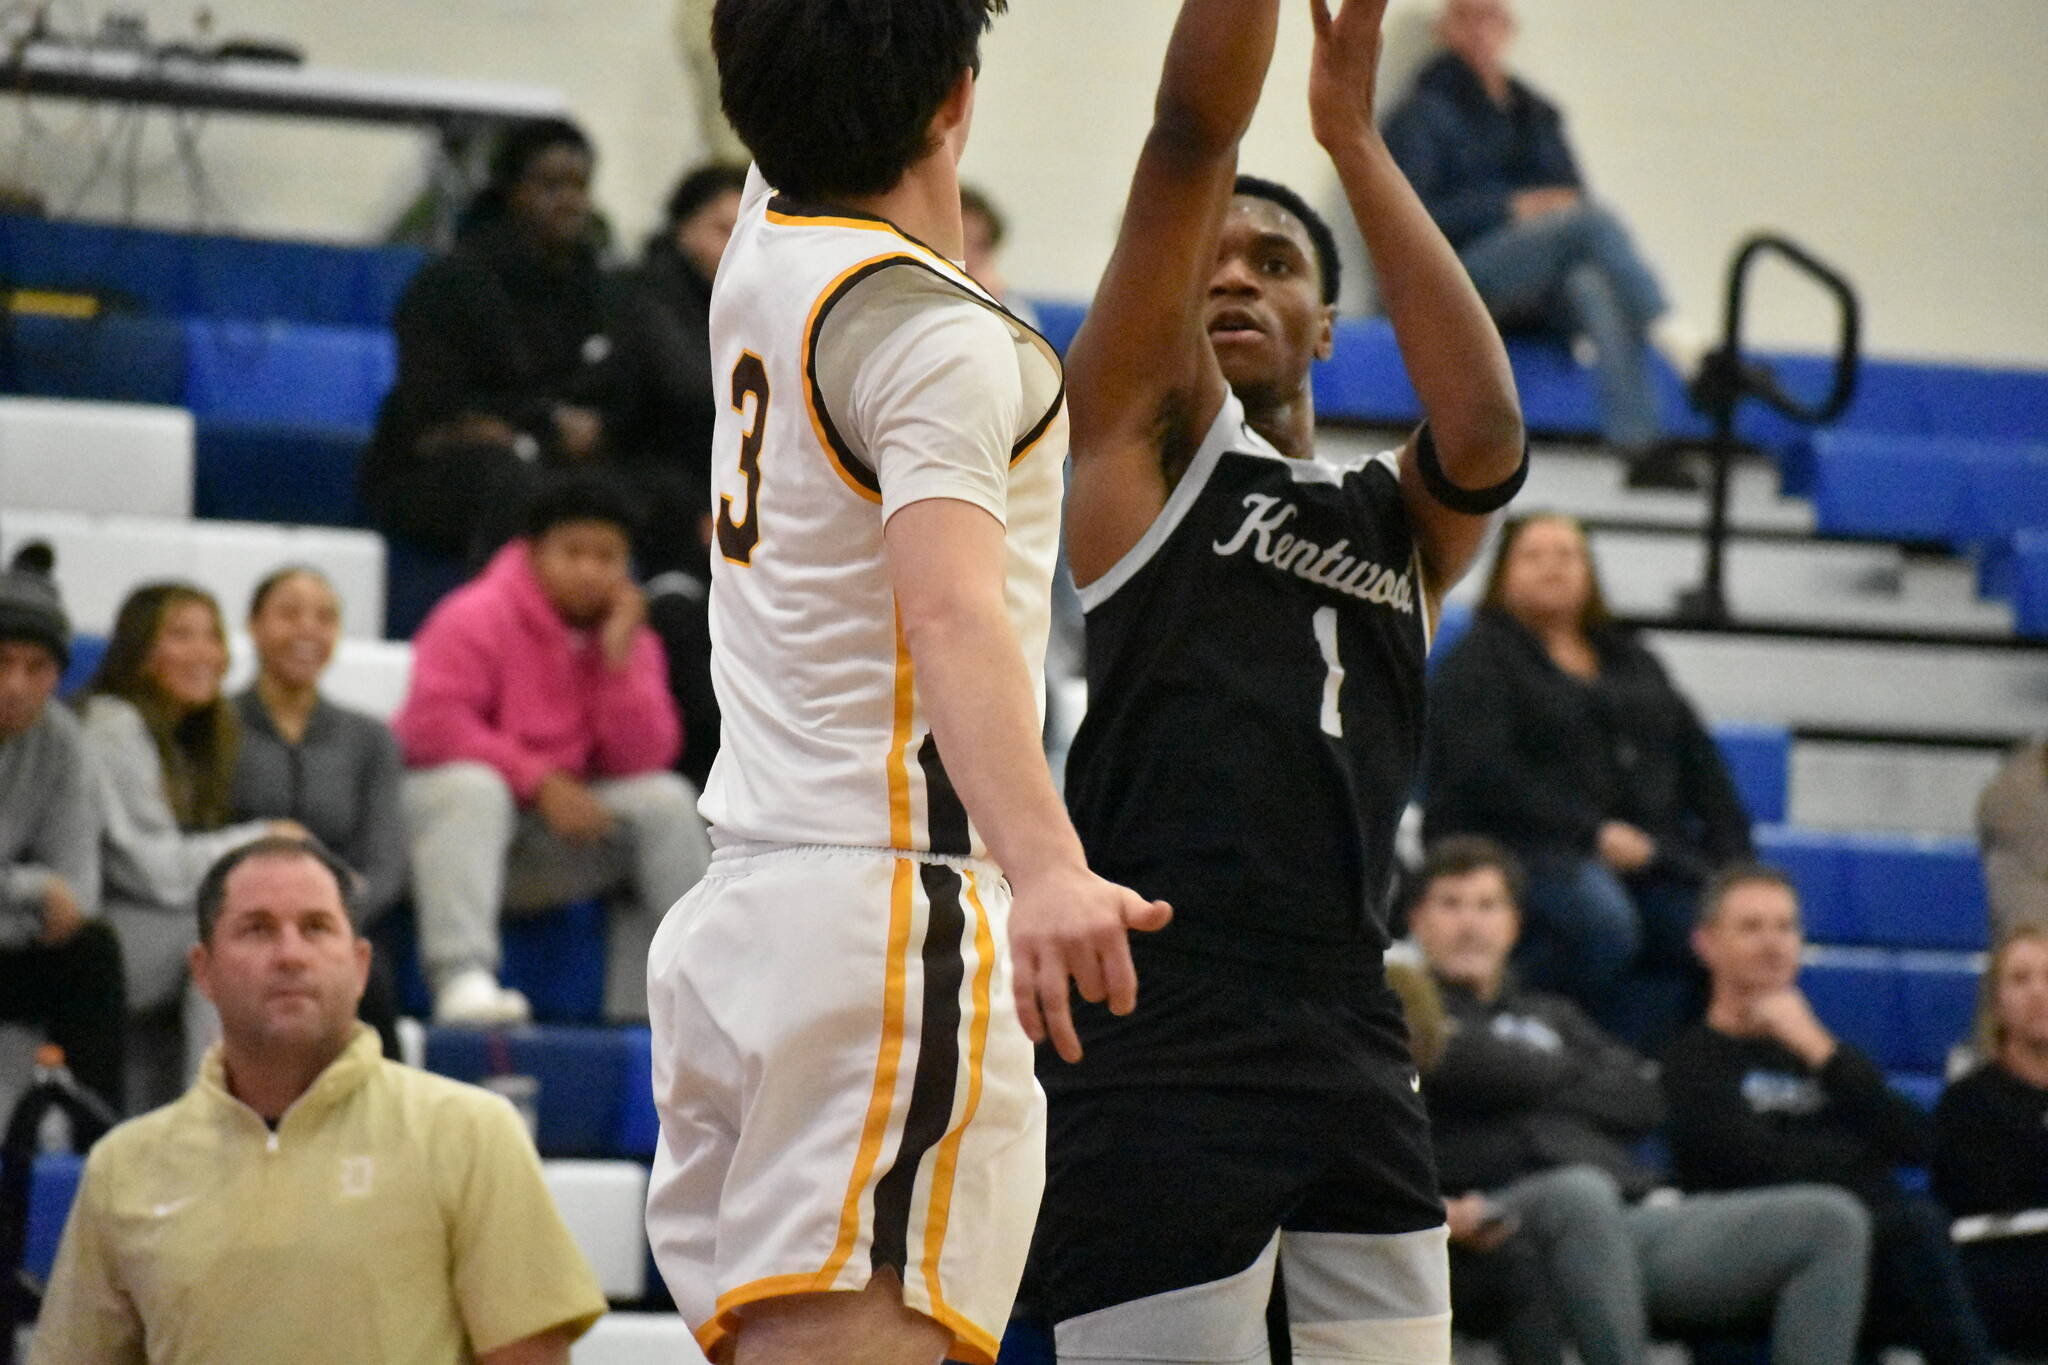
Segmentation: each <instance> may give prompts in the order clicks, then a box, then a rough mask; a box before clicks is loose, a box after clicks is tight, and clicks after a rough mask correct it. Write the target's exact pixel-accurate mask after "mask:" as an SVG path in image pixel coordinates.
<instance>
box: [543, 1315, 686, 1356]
mask: <svg viewBox="0 0 2048 1365" xmlns="http://www.w3.org/2000/svg"><path fill="white" fill-rule="evenodd" d="M703 1359H704V1353H703V1352H702V1351H700V1350H698V1349H697V1340H696V1338H695V1337H693V1336H691V1335H690V1329H689V1328H688V1327H686V1326H684V1325H683V1320H682V1319H681V1318H679V1317H677V1316H676V1315H675V1314H674V1313H607V1314H606V1315H605V1316H604V1317H602V1318H600V1319H598V1321H597V1325H596V1326H595V1327H592V1328H591V1329H590V1330H589V1331H588V1332H586V1333H584V1334H583V1339H582V1340H580V1341H578V1342H577V1343H576V1344H575V1345H574V1346H572V1347H570V1348H569V1361H570V1365H693V1362H701V1361H702V1360H703Z"/></svg>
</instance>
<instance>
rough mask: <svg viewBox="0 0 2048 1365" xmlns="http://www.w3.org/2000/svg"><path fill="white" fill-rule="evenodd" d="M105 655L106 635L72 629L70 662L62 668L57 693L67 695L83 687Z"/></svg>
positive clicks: (61, 695) (62, 695)
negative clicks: (62, 674)
mask: <svg viewBox="0 0 2048 1365" xmlns="http://www.w3.org/2000/svg"><path fill="white" fill-rule="evenodd" d="M106 656H107V637H106V636H104V635H93V634H90V633H88V632H86V631H82V630H81V631H74V632H72V635H71V662H70V664H69V665H67V666H66V667H65V669H64V676H63V678H62V679H60V680H59V681H58V683H57V695H58V696H60V697H69V696H72V695H73V694H75V693H76V692H77V691H78V689H80V688H81V687H84V686H85V684H86V683H87V681H89V680H90V679H91V677H92V675H93V672H94V670H96V669H98V668H99V666H100V660H101V659H104V658H105V657H106Z"/></svg>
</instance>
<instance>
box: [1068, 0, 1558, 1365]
mask: <svg viewBox="0 0 2048 1365" xmlns="http://www.w3.org/2000/svg"><path fill="white" fill-rule="evenodd" d="M1279 8H1280V0H1186V2H1185V4H1184V5H1183V7H1182V10H1181V14H1180V19H1179V24H1178V26H1177V28H1176V29H1175V31H1174V35H1173V40H1172V43H1171V46H1170V48H1169V50H1168V53H1167V59H1166V70H1165V75H1164V77H1163V80H1162V83H1161V87H1160V91H1159V99H1158V105H1157V113H1156V116H1155V122H1154V124H1153V127H1152V130H1151V133H1150V135H1149V136H1148V137H1147V138H1146V141H1145V145H1144V151H1143V153H1142V155H1141V157H1140V159H1139V162H1138V168H1137V173H1136V178H1135V181H1134V183H1133V186H1132V189H1131V196H1130V201H1129V205H1128V207H1127V209H1126V213H1125V217H1124V220H1123V227H1122V235H1121V238H1120V240H1119V242H1118V244H1117V247H1116V252H1115V256H1114V258H1113V259H1112V261H1111V263H1110V266H1109V270H1108V273H1107V275H1106V276H1105V278H1104V279H1103V281H1102V284H1101V286H1100V288H1099V289H1098V291H1097V293H1096V296H1095V303H1094V307H1093V310H1092V312H1091V313H1090V314H1089V317H1088V321H1087V323H1086V325H1085V326H1084V327H1083V328H1082V330H1081V333H1080V335H1079V336H1078V337H1077V338H1076V340H1075V342H1074V345H1073V349H1072V353H1071V355H1070V357H1069V362H1068V380H1069V384H1070V393H1071V396H1072V405H1073V420H1074V438H1073V454H1074V465H1073V481H1072V485H1071V492H1070V496H1069V502H1068V506H1069V512H1068V517H1069V520H1068V528H1067V536H1068V551H1069V554H1070V556H1071V559H1072V564H1073V568H1074V576H1075V578H1076V580H1077V581H1078V582H1079V583H1080V584H1082V585H1083V586H1082V601H1083V603H1084V605H1085V606H1086V607H1087V610H1088V618H1087V619H1088V637H1087V668H1088V686H1089V710H1088V716H1087V719H1086V721H1085V722H1084V724H1083V726H1082V728H1081V732H1080V735H1079V737H1078V739H1077V740H1076V742H1075V745H1074V750H1073V755H1072V758H1071V760H1070V764H1069V768H1068V777H1067V796H1068V802H1069V804H1070V806H1071V808H1072V810H1073V813H1074V817H1075V823H1076V825H1077V827H1078V828H1079V830H1080V832H1081V836H1082V839H1083V841H1084V843H1085V844H1086V846H1087V849H1088V854H1089V858H1090V862H1091V864H1092V865H1094V866H1096V867H1099V868H1100V869H1101V870H1102V872H1103V875H1105V876H1108V877H1111V878H1114V879H1116V880H1118V881H1121V882H1123V883H1124V884H1126V885H1129V886H1132V887H1134V888H1137V889H1138V890H1139V891H1140V892H1141V893H1142V894H1144V895H1147V896H1153V897H1159V898H1161V899H1165V900H1169V901H1171V902H1172V903H1173V905H1174V907H1175V911H1176V914H1175V919H1174V922H1173V923H1172V924H1171V925H1170V926H1169V927H1168V928H1167V929H1166V930H1164V931H1163V932H1161V933H1160V934H1158V935H1157V936H1156V937H1148V938H1147V939H1146V940H1144V941H1142V942H1138V941H1134V942H1133V944H1132V952H1133V955H1134V957H1136V958H1137V959H1138V961H1139V962H1140V975H1141V976H1142V979H1143V980H1144V983H1145V985H1144V1007H1143V1008H1142V1009H1140V1010H1138V1011H1137V1012H1136V1013H1134V1014H1130V1015H1127V1016H1117V1015H1112V1014H1111V1013H1110V1012H1109V1011H1107V1010H1105V1009H1103V1008H1101V1007H1099V1006H1091V1005H1089V1004H1087V1003H1085V1002H1084V1003H1081V1004H1079V1005H1078V1006H1077V1007H1076V1012H1075V1019H1076V1024H1077V1027H1078V1031H1079V1034H1080V1038H1081V1041H1082V1044H1083V1047H1084V1055H1083V1056H1082V1058H1081V1060H1080V1061H1079V1062H1078V1063H1076V1064H1073V1065H1067V1064H1064V1063H1062V1062H1059V1061H1057V1060H1055V1059H1054V1058H1052V1057H1051V1056H1050V1055H1048V1054H1047V1053H1045V1051H1044V1050H1043V1049H1041V1065H1040V1079H1041V1081H1042V1083H1043V1084H1044V1086H1045V1089H1046V1091H1047V1093H1048V1095H1049V1097H1050V1099H1051V1128H1050V1135H1049V1141H1048V1152H1047V1157H1048V1184H1047V1189H1046V1195H1045V1202H1044V1205H1043V1208H1042V1210H1041V1213H1040V1220H1039V1225H1038V1232H1037V1236H1036V1238H1035V1241H1034V1248H1033V1267H1034V1268H1033V1272H1032V1276H1031V1279H1030V1288H1029V1292H1028V1297H1029V1299H1030V1300H1031V1301H1032V1303H1033V1304H1034V1306H1035V1307H1036V1309H1037V1310H1038V1312H1039V1313H1040V1315H1041V1316H1042V1317H1044V1318H1045V1319H1046V1320H1047V1321H1049V1322H1051V1323H1053V1324H1054V1325H1055V1334H1056V1336H1057V1339H1058V1343H1059V1350H1060V1358H1061V1360H1062V1361H1068V1360H1085V1361H1090V1362H1116V1361H1138V1360H1143V1361H1146V1362H1166V1361H1188V1362H1195V1361H1204V1362H1206V1361H1217V1362H1222V1361H1229V1362H1244V1361H1254V1360H1258V1361H1262V1360H1264V1359H1266V1341H1267V1335H1266V1322H1265V1310H1266V1307H1267V1304H1268V1301H1269V1298H1270V1296H1271V1291H1272V1286H1273V1280H1274V1273H1275V1266H1276V1264H1277V1266H1278V1267H1279V1270H1280V1272H1281V1275H1282V1279H1283V1282H1284V1285H1285V1301H1286V1305H1287V1315H1288V1320H1289V1328H1290V1332H1291V1339H1292V1345H1293V1352H1294V1359H1295V1360H1296V1361H1310V1360H1313V1361H1366V1360H1371V1361H1377V1362H1405V1361H1416V1362H1422V1361H1430V1362H1441V1361H1447V1360H1448V1359H1449V1352H1450V1326H1449V1299H1448V1291H1447V1287H1446V1283H1445V1268H1444V1244H1445V1232H1444V1226H1443V1223H1444V1211H1443V1202H1442V1199H1441V1198H1440V1197H1439V1193H1438V1190H1437V1187H1436V1181H1435V1174H1434V1171H1433V1169H1432V1166H1431V1162H1430V1158H1429V1141H1428V1133H1427V1128H1426V1119H1425V1116H1424V1112H1423V1109H1422V1105H1421V1101H1420V1097H1419V1095H1418V1094H1417V1090H1416V1085H1417V1082H1416V1077H1415V1073H1414V1071H1413V1070H1412V1068H1411V1066H1410V1063H1409V1057H1408V1049H1407V1038H1406V1033H1405V1030H1404V1027H1403V1024H1402V1016H1401V1012H1400V1008H1399V1005H1398V1003H1397V1002H1396V999H1395V997H1394V995H1393V993H1392V991H1391V990H1390V989H1389V988H1388V987H1387V984H1386V982H1385V979H1384V977H1383V974H1382V969H1381V961H1380V958H1381V952H1382V950H1383V949H1384V948H1385V947H1386V944H1387V929H1386V908H1385V901H1386V894H1387V890H1388V880H1389V870H1390V862H1391V857H1392V844H1393V838H1394V828H1395V823H1396V821H1397V819H1398V817H1399V814H1400V811H1401V808H1402V806H1403V804H1404V803H1405V801H1406V800H1407V797H1408V793H1409V788H1410V786H1411V783H1412V780H1413V777H1414V772H1415V766H1416V761H1417V756H1418V751H1419V747H1420V744H1421V741H1422V719H1423V717H1422V711H1423V658H1424V655H1425V653H1426V652H1427V649H1428V643H1429V636H1430V631H1431V629H1432V626H1433V622H1434V618H1435V616H1436V611H1437V605H1438V603H1439V602H1441V600H1442V598H1443V594H1444V593H1445V592H1446V591H1447V590H1448V589H1449V588H1450V586H1451V585H1452V583H1453V582H1455V581H1456V580H1457V578H1458V576H1459V575H1460V574H1461V573H1462V572H1463V571H1464V570H1465V568H1466V566H1467V564H1468V563H1469V562H1470V560H1471V559H1472V557H1473V556H1474V554H1475V553H1476V552H1477V551H1478V549H1479V547H1480V543H1481V541H1482V539H1483V538H1484V536H1485V534H1486V530H1487V522H1488V518H1487V514H1488V513H1489V512H1491V511H1492V510H1494V509H1496V508H1498V507H1500V506H1501V505H1503V504H1505V503H1506V502H1507V500H1508V499H1509V498H1510V497H1511V496H1512V495H1513V492H1514V490H1515V489H1516V488H1517V487H1518V486H1519V483H1520V479H1521V476H1522V472H1523V470H1524V469H1525V468H1526V447H1525V444H1524V439H1523V432H1522V424H1521V417H1520V412H1519V409H1518V406H1517V403H1516V398H1515V391H1514V383H1513V379H1512V378H1511V376H1510V374H1509V371H1508V366H1507V358H1506V355H1505V353H1504V352H1503V350H1502V347H1501V343H1500V338H1499V335H1498V334H1497V333H1496V332H1495V330H1494V326H1493V324H1492V322H1491V321H1489V320H1488V317H1487V313H1486V309H1485V307H1484V306H1483V305H1482V304H1481V303H1480V301H1479V298H1478V295H1477V294H1476V293H1474V291H1473V289H1472V287H1471V285H1470V283H1469V282H1468V281H1467V279H1466V277H1465V273H1464V270H1463V268H1462V267H1461V266H1460V265H1459V263H1458V260H1457V257H1456V256H1455V255H1453V254H1452V251H1451V248H1450V246H1449V245H1448V244H1447V243H1446V242H1445V241H1444V239H1443V237H1442V236H1441V235H1440V234H1439V233H1438V231H1437V229H1436V227H1435V226H1434V225H1433V224H1432V222H1431V221H1430V218H1429V216H1428V214H1427V213H1426V212H1425V211H1424V209H1423V207H1422V205H1421V203H1420V202H1419V201H1418V200H1417V199H1416V197H1415V195H1414V194H1413V193H1412V191H1411V190H1410V189H1409V187H1408V184H1407V182H1406V181H1405V180H1404V179H1403V178H1402V176H1401V173H1400V172H1399V171H1398V170H1397V169H1396V168H1395V166H1394V162H1393V159H1392V157H1391V156H1389V155H1388V153H1387V150H1386V147H1385V146H1384V145H1383V144H1382V143H1381V141H1380V138H1379V135H1378V133H1377V131H1376V130H1375V129H1374V127H1373V123H1372V102H1373V84H1374V77H1375V68H1376V64H1377V60H1378V56H1379V46H1380V21H1381V18H1382V13H1383V11H1384V9H1385V0H1342V3H1341V8H1340V9H1338V11H1337V12H1336V13H1335V14H1334V15H1333V14H1332V13H1331V12H1330V6H1329V5H1328V4H1327V3H1326V2H1325V0H1310V5H1309V8H1310V10H1311V13H1312V16H1313V20H1314V25H1315V47H1314V58H1313V65H1312V69H1311V75H1310V105H1311V110H1312V114H1313V123H1314V128H1315V132H1316V136H1317V139H1318V140H1319V141H1320V142H1321V143H1322V145H1323V146H1324V148H1325V149H1326V150H1327V151H1328V152H1329V155H1330V157H1331V159H1332V161H1333V162H1334V163H1335V165H1336V168H1337V171H1338V175H1339V178H1340V179H1341V181H1342V183H1343V186H1344V189H1345V192H1346V196H1347V198H1348V199H1349V201H1350V206H1351V209H1352V211H1353V213H1354V214H1355V215H1356V217H1357V219H1358V222H1359V226H1360V228H1361V229H1362V231H1363V233H1364V237H1365V241H1366V245H1367V247H1368V249H1369V251H1370V254H1371V257H1372V261H1373V265H1374V268H1375V270H1376V272H1377V274H1378V276H1379V285H1380V292H1381V295H1382V297H1383V299H1384V300H1385V304H1386V309H1387V312H1388V314H1389V315H1390V317H1391V318H1392V320H1393V324H1394V329H1395V332H1396V334H1397V336H1398V338H1399V340H1400V344H1401V351H1402V355H1403V357H1404V359H1405V361H1406V364H1407V369H1408V373H1409V377H1410V379H1411V380H1412V381H1413V383H1414V385H1415V389H1416V392H1417V393H1418V395H1419V396H1420V397H1421V399H1422V403H1423V407H1424V409H1425V411H1426V412H1427V415H1428V420H1427V422H1426V423H1425V425H1424V426H1423V427H1422V428H1421V429H1419V430H1418V431H1417V432H1416V433H1415V434H1414V435H1413V436H1412V437H1410V438H1409V440H1408V441H1407V442H1406V443H1405V445H1403V446H1402V448H1401V449H1400V450H1399V451H1398V452H1390V453H1389V454H1387V455H1384V456H1380V457H1377V458H1367V457H1364V456H1353V457H1336V456H1330V455H1318V454H1317V452H1316V450H1315V440H1314V437H1315V417H1314V411H1313V407H1312V403H1311V398H1310V389H1309V369H1310V364H1311V361H1312V360H1314V359H1315V358H1317V357H1321V356H1325V355H1327V354H1328V353H1329V349H1330V345H1331V338H1332V320H1333V316H1334V314H1333V310H1332V308H1331V303H1332V301H1333V300H1334V299H1335V297H1336V283H1337V280H1336V274H1337V263H1336V257H1335V252H1334V249H1333V245H1332V243H1331V241H1330V235H1329V231H1328V229H1327V227H1325V226H1324V225H1323V224H1322V223H1321V222H1320V220H1318V219H1317V218H1316V216H1315V215H1314V214H1313V213H1312V212H1311V211H1310V210H1309V209H1308V207H1307V206H1306V205H1305V204H1303V203H1302V202H1301V201H1300V200H1299V198H1297V197H1296V196H1294V195H1293V194H1292V193H1290V192H1288V191H1286V190H1285V189H1283V188H1281V187H1279V186H1275V185H1271V184H1268V183H1265V182H1260V181H1251V180H1239V179H1238V178H1237V176H1236V160H1237V145H1238V141H1239V139H1240V138H1241V137H1242V135H1243V133H1244V130H1245V127H1246V125H1247V124H1248V123H1249V121H1250V119H1251V117H1252V113H1253V110H1254V108H1255V107H1256V105H1257V103H1258V98H1259V91H1260V87H1261V85H1262V84H1263V81H1264V77H1265V70H1266V67H1267V65H1268V63H1269V62H1270V60H1271V56H1272V50H1273V42H1274V33H1275V28H1276V25H1277V23H1278V21H1279V16H1278V11H1279Z"/></svg>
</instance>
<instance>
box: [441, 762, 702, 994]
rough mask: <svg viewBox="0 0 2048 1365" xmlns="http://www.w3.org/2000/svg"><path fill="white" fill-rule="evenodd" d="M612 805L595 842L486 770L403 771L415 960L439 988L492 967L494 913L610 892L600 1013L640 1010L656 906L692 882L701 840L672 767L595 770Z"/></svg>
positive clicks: (691, 793)
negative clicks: (573, 838) (607, 825)
mask: <svg viewBox="0 0 2048 1365" xmlns="http://www.w3.org/2000/svg"><path fill="white" fill-rule="evenodd" d="M590 790H591V792H592V793H593V794H594V795H595V796H596V797H597V799H598V800H599V801H600V802H602V803H603V804H604V807H605V809H606V810H609V811H610V812H611V813H612V819H613V826H612V830H611V833H609V834H608V835H606V836H605V837H604V838H603V839H601V840H599V841H598V842H596V843H590V844H571V843H568V842H565V841H564V840H562V839H560V838H557V837H556V835H555V834H554V832H553V831H552V830H550V829H549V828H548V827H547V825H546V824H545V823H544V822H543V821H542V820H541V818H540V817H539V815H537V814H535V813H534V812H533V811H531V810H520V809H519V808H518V805H517V803H516V802H515V801H514V800H513V797H512V789H511V788H510V787H509V786H507V785H506V783H505V779H504V778H503V777H501V776H499V775H498V772H497V770H496V769H494V768H491V767H489V766H488V765H486V764H482V763H448V764H444V765H442V766H441V767H438V768H428V769H424V770H421V771H419V772H413V773H408V774H407V775H406V779H405V823H406V833H407V837H408V838H409V839H410V840H411V844H412V899H413V910H414V913H415V916H416V918H417V920H418V924H419V942H420V959H421V962H422V963H423V964H424V965H425V967H426V970H427V979H428V980H429V981H430V982H431V983H432V984H433V985H434V987H435V988H436V989H437V990H438V989H439V988H440V986H441V985H442V983H444V982H445V981H447V980H448V979H449V978H450V977H451V976H453V975H454V974H455V973H457V972H460V971H464V970H468V969H471V968H482V969H484V970H486V971H490V972H495V971H496V970H497V968H498V919H499V915H500V912H501V909H502V911H503V912H504V913H507V914H512V915H520V914H532V913H534V912H537V911H541V910H546V909H550V908H552V907H554V906H558V905H561V904H563V903H565V902H568V901H576V900H584V899H587V898H589V897H591V896H597V895H605V896H607V897H608V904H609V909H610V926H609V929H610V932H609V935H608V939H609V947H608V949H607V953H606V967H605V1014H606V1016H607V1017H608V1018H611V1019H615V1020H630V1019H645V1018H646V1017H647V947H648V944H649V943H650V942H651V941H652V939H653V937H654V931H655V928H656V927H657V926H659V925H660V923H661V917H662V916H663V915H665V914H667V913H668V908H669V907H670V906H671V905H673V904H675V903H676V902H677V901H678V900H680V899H682V896H683V893H684V892H686V891H688V890H689V889H690V888H691V887H693V886H695V885H696V884H697V879H698V878H699V877H701V876H702V875H703V874H704V869H705V867H706V866H707V865H709V863H710V861H711V841H710V839H709V837H708V836H707V835H706V834H705V831H704V822H703V820H702V818H701V817H699V816H698V814H697V793H696V791H695V789H694V788H692V787H691V786H690V784H689V782H688V781H686V780H685V779H683V778H681V777H678V776H676V775H675V774H674V773H669V772H657V773H645V774H642V775H641V776H638V777H622V778H610V779H600V780H598V781H596V782H593V783H591V784H590Z"/></svg>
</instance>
